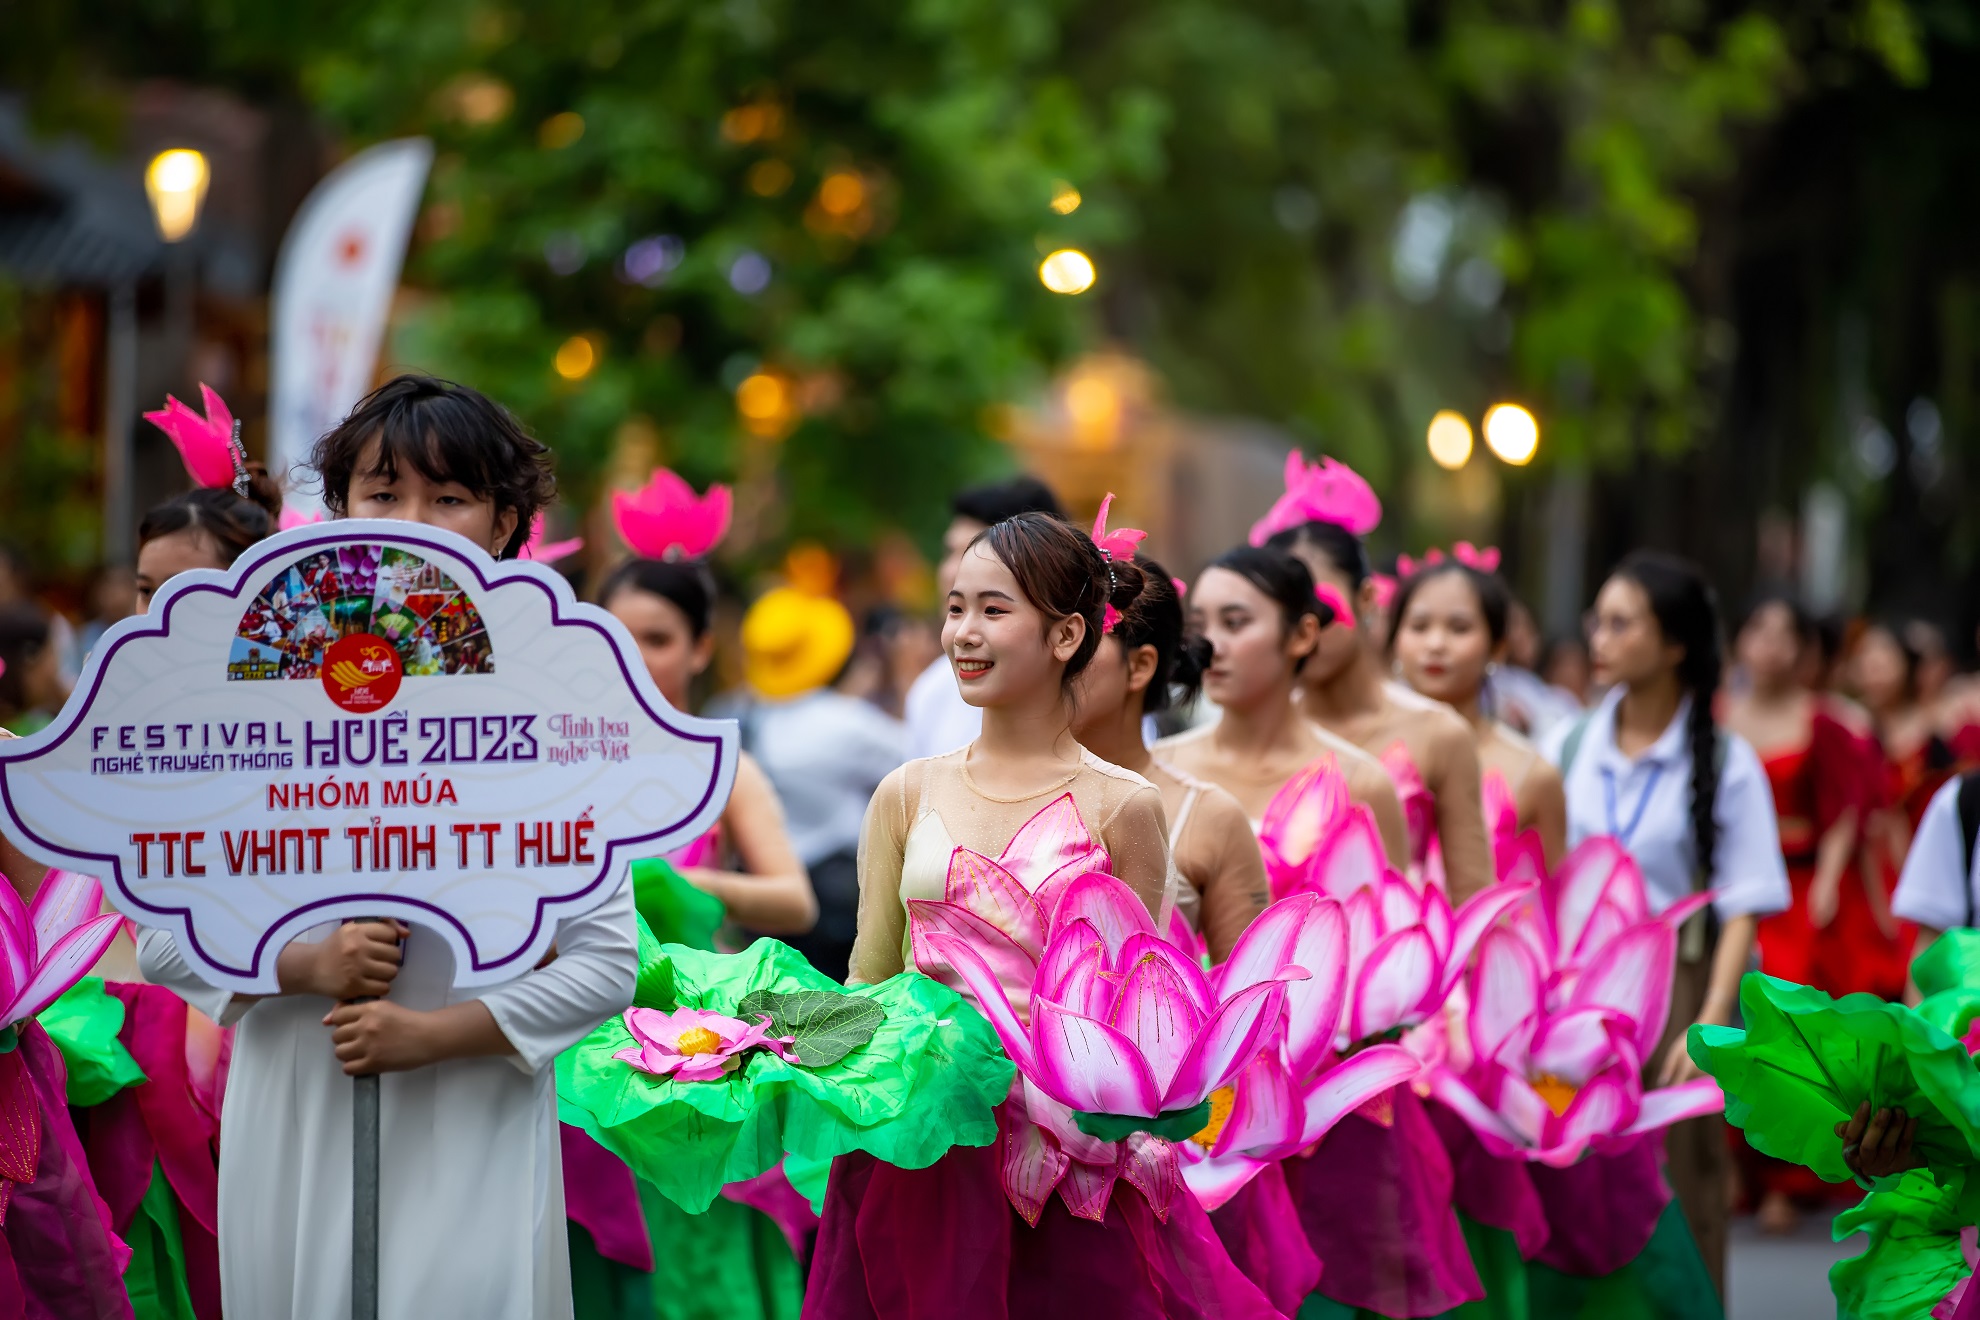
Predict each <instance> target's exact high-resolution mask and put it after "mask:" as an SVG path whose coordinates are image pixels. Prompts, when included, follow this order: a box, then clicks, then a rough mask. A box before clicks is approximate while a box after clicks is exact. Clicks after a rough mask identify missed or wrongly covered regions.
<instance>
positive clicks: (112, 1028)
mask: <svg viewBox="0 0 1980 1320" xmlns="http://www.w3.org/2000/svg"><path fill="white" fill-rule="evenodd" d="M35 1021H37V1022H39V1023H41V1027H42V1030H44V1031H46V1032H47V1033H48V1038H49V1039H50V1040H52V1041H54V1042H55V1048H56V1049H58V1050H60V1051H62V1062H63V1063H64V1065H66V1066H67V1068H68V1070H69V1084H68V1097H69V1103H70V1104H72V1105H76V1106H78V1107H87V1106H89V1105H100V1104H102V1103H103V1102H104V1101H105V1100H108V1099H109V1098H110V1097H111V1096H113V1095H115V1094H117V1092H119V1091H121V1090H123V1089H124V1088H125V1087H127V1086H136V1085H137V1084H138V1083H139V1082H142V1081H143V1080H144V1069H143V1068H140V1067H139V1066H138V1061H137V1060H136V1059H135V1058H133V1057H131V1052H130V1051H129V1050H127V1049H125V1048H124V1043H123V1042H122V1041H121V1040H119V1039H117V1034H118V1033H119V1032H121V1031H122V1030H123V1029H124V1001H123V1000H121V999H119V998H117V997H116V996H115V995H113V994H110V993H109V992H108V991H106V990H104V988H103V978H102V977H100V976H85V977H84V978H83V979H82V980H80V981H78V982H76V983H75V984H74V985H72V986H70V987H69V988H68V989H67V990H65V991H63V992H62V995H61V997H60V998H58V999H57V1000H56V1001H55V1002H54V1003H52V1004H50V1005H49V1006H48V1007H47V1008H44V1009H42V1010H41V1013H40V1014H39V1016H37V1017H36V1018H35Z"/></svg>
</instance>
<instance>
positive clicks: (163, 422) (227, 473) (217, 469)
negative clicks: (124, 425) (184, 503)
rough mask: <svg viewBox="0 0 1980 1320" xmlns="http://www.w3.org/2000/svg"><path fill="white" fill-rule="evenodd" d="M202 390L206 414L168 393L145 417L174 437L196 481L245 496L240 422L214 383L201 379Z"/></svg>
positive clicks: (244, 454) (245, 455) (245, 463)
mask: <svg viewBox="0 0 1980 1320" xmlns="http://www.w3.org/2000/svg"><path fill="white" fill-rule="evenodd" d="M199 393H200V399H201V401H202V402H203V403H204V404H205V405H206V415H205V416H204V417H202V416H200V415H199V414H198V413H196V412H194V411H193V410H192V409H191V408H189V407H187V406H186V405H185V404H183V403H181V402H179V401H178V400H177V399H175V398H173V397H172V396H171V395H169V394H168V395H166V396H165V406H164V407H163V408H160V409H158V410H156V411H154V412H148V413H146V414H145V415H144V418H145V420H146V421H148V422H150V423H151V424H152V425H153V426H156V427H157V428H158V429H159V430H161V431H163V432H164V433H165V434H166V435H167V436H168V437H169V438H170V439H171V441H172V444H173V445H174V446H175V447H176V448H177V449H178V451H179V458H180V459H181V460H182V461H183V462H184V463H185V465H186V473H187V475H188V476H190V477H191V478H192V479H193V480H194V481H195V482H197V483H198V484H200V485H202V486H224V487H227V488H229V489H231V490H232V491H233V492H234V494H236V495H239V496H241V497H242V498H246V496H247V454H246V452H245V451H244V450H243V449H242V448H241V430H240V423H239V422H237V421H236V420H234V414H233V413H232V412H230V411H229V410H228V408H227V403H226V400H224V399H222V398H221V397H220V395H219V394H218V393H217V392H215V390H214V389H213V387H212V386H210V385H207V384H204V383H202V384H201V385H200V387H199Z"/></svg>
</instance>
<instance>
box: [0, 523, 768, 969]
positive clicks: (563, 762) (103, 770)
mask: <svg viewBox="0 0 1980 1320" xmlns="http://www.w3.org/2000/svg"><path fill="white" fill-rule="evenodd" d="M736 757H737V745H736V731H735V724H734V722H733V721H728V720H705V719H697V718H694V717H692V716H687V715H683V714H681V713H679V712H677V711H675V710H674V709H673V708H672V707H670V706H669V705H668V704H667V702H666V700H665V699H664V698H663V697H662V696H661V695H660V693H659V691H658V690H657V689H656V688H655V687H654V686H653V682H652V679H651V677H650V676H649V675H648V674H647V671H646V668H645V666H644V664H642V663H641V661H640V657H639V653H638V650H637V648H636V646H635V644H634V642H633V640H632V638H631V636H630V635H629V634H628V633H627V632H626V631H625V629H624V627H622V626H621V625H620V624H619V623H618V622H617V621H616V620H615V619H613V618H612V617H611V616H610V615H608V614H606V613H605V612H604V611H603V610H601V609H599V608H597V607H596V606H592V605H586V604H582V603H580V602H578V601H577V600H576V599H575V597H574V596H573V595H572V593H571V589H570V586H569V584H568V583H567V582H565V580H564V579H563V578H562V577H561V576H559V575H558V574H557V573H556V572H554V571H553V570H551V569H550V568H548V567H546V566H545V565H542V564H538V563H534V562H528V561H515V562H503V563H498V562H496V561H495V560H494V559H492V558H490V557H489V556H488V555H487V554H486V553H485V552H483V551H482V550H481V549H479V548H478V547H476V546H474V545H472V544H470V543H469V542H468V541H466V540H465V539H463V538H461V537H459V536H457V535H455V534H453V533H451V532H446V531H441V530H437V529H435V528H431V527H426V526H424V525H421V524H418V523H409V522H390V521H375V520H355V519H354V520H349V521H343V522H330V523H318V524H312V525H309V526H305V527H297V528H294V529H291V530H290V531H286V532H283V533H280V534H279V535H276V536H273V537H271V538H269V539H268V540H266V541H263V542H261V543H260V544H259V545H257V546H255V547H254V548H253V549H252V550H250V551H249V552H248V553H247V554H246V555H244V556H242V557H241V559H240V561H239V562H238V563H236V564H235V565H234V566H233V567H232V568H231V569H228V570H226V571H225V572H214V571H210V570H200V571H196V572H190V573H184V574H181V575H179V576H178V577H175V578H173V579H171V580H170V581H169V582H168V583H166V585H165V587H164V589H163V590H162V591H161V592H160V593H159V594H158V596H157V598H156V600H155V601H154V603H153V605H152V611H151V613H150V614H149V615H146V616H143V617H137V618H131V619H126V620H124V621H123V622H122V623H119V624H118V625H116V626H115V627H114V628H112V629H111V630H110V631H109V632H108V633H106V634H105V635H104V637H103V640H102V641H101V642H99V643H98V644H97V647H96V650H95V651H94V653H93V654H92V655H91V657H90V660H89V664H88V665H87V667H86V668H85V669H84V671H83V674H82V678H81V680H80V681H79V682H78V684H77V685H76V689H75V693H74V695H73V696H72V697H71V698H70V700H69V702H68V704H67V705H66V706H64V707H63V709H62V713H61V715H60V716H59V717H58V718H57V719H56V720H55V721H54V723H52V724H51V725H49V726H48V728H46V729H44V730H42V731H41V732H39V733H36V734H34V735H33V736H31V737H27V738H22V739H19V740H15V741H6V742H0V829H4V830H5V831H6V833H7V835H8V836H9V837H10V838H11V839H13V840H14V842H15V843H16V844H17V845H18V846H19V847H20V848H21V849H22V850H23V851H25V852H27V853H28V854H29V855H31V856H33V857H35V858H37V859H39V860H41V861H45V862H47V863H49V864H50V865H54V866H61V867H64V868H67V869H69V870H75V871H84V872H89V873H91V874H95V875H98V876H101V877H102V879H103V887H104V892H105V894H106V895H107V896H108V898H109V900H110V902H111V903H112V904H113V905H114V906H116V908H117V909H118V910H119V911H121V912H123V913H124V914H125V915H126V916H128V917H130V918H131V919H132V920H133V921H135V922H137V923H138V924H139V925H142V926H153V927H162V928H164V929H167V930H170V931H172V932H173V934H174V935H175V936H176V937H177V938H178V942H179V947H180V949H181V951H182V952H183V953H184V955H185V956H186V958H187V960H188V961H189V962H190V963H191V964H192V966H193V968H194V969H195V970H196V971H197V972H198V973H199V975H200V976H201V977H203V978H204V979H206V980H208V981H211V982H212V983H213V984H214V985H216V986H221V987H223V988H227V989H232V990H236V991H241V992H247V993H269V992H272V991H274V990H275V989H276V988H277V986H276V979H275V958H276V955H277V954H278V953H279V952H280V951H281V949H282V947H283V946H284V945H285V944H287V943H288V941H289V940H291V939H293V938H294V937H295V936H296V935H298V934H300V933H302V932H303V931H305V930H307V929H309V928H311V927H313V926H317V925H320V924H323V923H326V922H331V921H336V920H339V919H344V918H350V917H359V916H390V917H397V918H399V919H400V920H402V921H406V922H409V923H414V924H418V925H421V926H425V927H428V928H430V929H432V930H434V931H436V932H438V933H439V934H440V935H441V936H442V937H444V938H445V939H446V941H447V943H448V945H449V946H450V947H451V949H452V951H453V955H454V966H455V973H454V979H455V982H456V984H458V985H461V986H476V985H488V984H493V983H498V982H501V981H506V980H509V979H512V978H513V977H516V976H518V975H521V974H522V973H523V972H525V971H527V970H529V969H530V968H531V967H534V966H535V965H536V964H537V962H538V961H540V960H541V959H542V958H543V956H544V955H545V953H547V952H548V951H549V948H550V945H551V942H552V940H553V938H554V936H555V931H556V924H557V922H558V920H560V919H562V918H566V917H573V916H578V915H581V914H583V913H585V912H588V911H590V910H592V909H593V908H596V907H597V906H598V905H599V904H601V903H603V902H604V901H605V900H606V899H607V898H609V897H610V896H611V895H612V894H613V893H614V892H615V891H616V890H617V888H618V886H619V885H620V884H622V883H625V878H626V873H627V867H628V864H629V863H630V862H631V861H632V860H633V859H634V858H638V857H647V856H653V855H655V854H658V853H661V852H664V851H667V850H669V849H672V848H677V847H680V846H682V845H683V844H686V843H687V842H689V841H691V840H692V839H694V838H696V837H698V836H699V835H700V834H701V833H702V832H703V831H705V830H707V829H708V828H709V827H710V826H712V825H713V823H714V822H715V820H716V818H717V817H718V816H719V815H720V813H721V810H722V807H723V805H724V804H725V803H726V802H727V800H728V795H729V788H730V784H731V783H732V782H733V779H734V776H735V765H736Z"/></svg>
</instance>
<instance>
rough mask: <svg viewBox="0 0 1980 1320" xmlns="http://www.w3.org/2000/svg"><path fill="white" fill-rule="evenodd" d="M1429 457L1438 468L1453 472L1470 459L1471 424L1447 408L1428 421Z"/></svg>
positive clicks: (1462, 415) (1460, 414)
mask: <svg viewBox="0 0 1980 1320" xmlns="http://www.w3.org/2000/svg"><path fill="white" fill-rule="evenodd" d="M1427 438H1428V440H1429V443H1430V457H1431V459H1432V460H1434V461H1435V462H1436V464H1437V466H1438V467H1441V468H1450V469H1452V470H1453V471H1455V470H1456V469H1458V468H1461V467H1463V466H1464V465H1465V462H1466V461H1467V460H1468V459H1469V458H1470V457H1471V423H1470V422H1467V421H1466V420H1465V419H1464V414H1463V413H1457V412H1452V411H1451V410H1450V409H1449V408H1446V409H1444V411H1442V412H1440V413H1438V414H1437V415H1436V416H1435V417H1432V418H1431V419H1430V432H1429V435H1428V437H1427Z"/></svg>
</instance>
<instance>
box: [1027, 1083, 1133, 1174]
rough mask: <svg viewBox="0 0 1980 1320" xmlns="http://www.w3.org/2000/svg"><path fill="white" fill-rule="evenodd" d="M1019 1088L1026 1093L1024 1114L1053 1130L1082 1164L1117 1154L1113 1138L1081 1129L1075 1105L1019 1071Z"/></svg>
mask: <svg viewBox="0 0 1980 1320" xmlns="http://www.w3.org/2000/svg"><path fill="white" fill-rule="evenodd" d="M1018 1089H1019V1091H1020V1092H1021V1093H1022V1096H1023V1101H1024V1112H1025V1114H1026V1115H1027V1116H1028V1117H1029V1118H1030V1119H1031V1121H1032V1122H1034V1123H1036V1124H1038V1126H1039V1127H1042V1128H1044V1129H1045V1131H1046V1132H1048V1133H1049V1134H1051V1137H1052V1140H1053V1141H1055V1142H1057V1143H1058V1145H1059V1149H1060V1150H1062V1151H1064V1152H1065V1153H1066V1154H1067V1155H1070V1156H1071V1157H1072V1158H1073V1159H1076V1160H1078V1161H1079V1162H1080V1163H1081V1164H1105V1163H1107V1162H1108V1161H1110V1160H1112V1159H1114V1158H1115V1157H1116V1156H1117V1155H1118V1153H1119V1150H1120V1148H1119V1147H1118V1146H1117V1145H1116V1144H1115V1143H1114V1142H1111V1141H1102V1140H1100V1139H1099V1138H1098V1137H1089V1136H1088V1135H1086V1133H1084V1132H1082V1131H1080V1130H1079V1121H1078V1118H1077V1117H1076V1116H1075V1115H1074V1113H1073V1110H1072V1106H1071V1105H1068V1104H1066V1103H1064V1102H1063V1101H1059V1100H1054V1099H1053V1098H1052V1097H1051V1096H1049V1095H1047V1094H1046V1093H1045V1091H1044V1089H1043V1088H1042V1087H1040V1086H1039V1085H1038V1083H1037V1082H1036V1081H1035V1080H1033V1079H1032V1078H1029V1077H1025V1076H1023V1075H1020V1076H1019V1079H1018Z"/></svg>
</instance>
